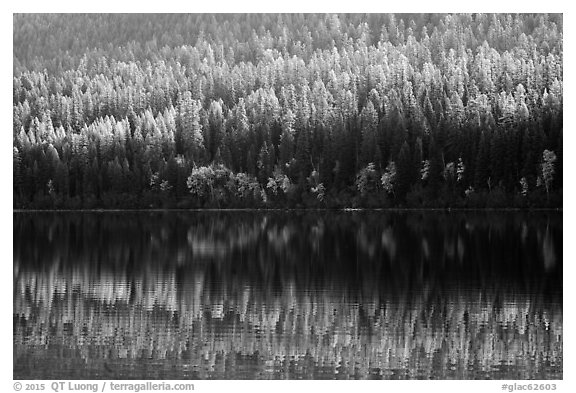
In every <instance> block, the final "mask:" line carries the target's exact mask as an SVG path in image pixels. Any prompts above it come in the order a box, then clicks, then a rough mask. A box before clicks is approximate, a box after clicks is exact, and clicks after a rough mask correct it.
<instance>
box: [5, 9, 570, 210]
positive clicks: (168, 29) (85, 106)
mask: <svg viewBox="0 0 576 393" xmlns="http://www.w3.org/2000/svg"><path fill="white" fill-rule="evenodd" d="M13 44H14V50H13V200H14V207H15V208H18V209H81V208H82V209H85V208H345V207H442V208H444V207H467V208H484V207H521V208H533V207H534V208H541V207H554V208H558V207H562V176H563V169H562V162H563V150H562V145H563V142H562V129H563V120H562V116H563V86H562V83H563V20H562V15H557V14H515V15H511V14H346V15H334V14H216V15H209V14H92V15H81V14H14V17H13Z"/></svg>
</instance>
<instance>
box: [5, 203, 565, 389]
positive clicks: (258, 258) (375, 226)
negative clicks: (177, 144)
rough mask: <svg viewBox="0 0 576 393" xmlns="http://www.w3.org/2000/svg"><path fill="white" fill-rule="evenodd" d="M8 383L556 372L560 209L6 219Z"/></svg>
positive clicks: (539, 375)
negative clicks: (10, 250)
mask: <svg viewBox="0 0 576 393" xmlns="http://www.w3.org/2000/svg"><path fill="white" fill-rule="evenodd" d="M13 218H14V254H13V255H14V256H13V263H14V278H13V283H14V291H13V294H14V298H13V327H14V329H13V331H14V336H13V346H14V368H13V376H14V379H228V378H232V379H561V378H562V365H563V350H562V344H563V328H562V324H563V321H562V213H561V212H531V213H527V212H434V211H417V212H378V211H366V212H312V213H311V212H306V213H305V212H105V213H102V212H91V213H88V212H83V213H64V212H62V213H54V212H51V213H37V212H36V213H14V215H13Z"/></svg>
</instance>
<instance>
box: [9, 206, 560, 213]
mask: <svg viewBox="0 0 576 393" xmlns="http://www.w3.org/2000/svg"><path fill="white" fill-rule="evenodd" d="M364 211H379V212H387V211H389V212H418V211H430V212H433V211H434V212H452V211H454V212H497V211H502V212H538V211H540V212H563V208H514V207H504V208H482V209H477V208H462V207H459V208H408V207H406V208H402V207H394V208H337V209H326V208H267V209H257V208H230V209H217V208H204V209H160V208H151V209H12V213H114V212H117V213H121V212H140V213H142V212H195V213H198V212H364Z"/></svg>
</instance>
